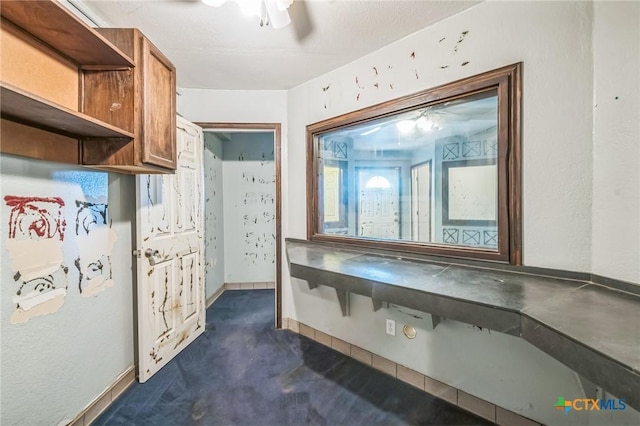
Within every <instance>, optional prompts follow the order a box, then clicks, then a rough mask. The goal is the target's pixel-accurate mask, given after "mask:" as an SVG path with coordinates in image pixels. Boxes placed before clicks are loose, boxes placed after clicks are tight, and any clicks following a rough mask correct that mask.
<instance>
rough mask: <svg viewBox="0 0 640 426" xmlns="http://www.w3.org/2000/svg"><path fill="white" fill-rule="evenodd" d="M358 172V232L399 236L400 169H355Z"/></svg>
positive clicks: (378, 235) (368, 234) (373, 235)
mask: <svg viewBox="0 0 640 426" xmlns="http://www.w3.org/2000/svg"><path fill="white" fill-rule="evenodd" d="M356 170H357V176H358V207H357V209H358V211H357V217H358V223H357V226H358V235H360V236H362V237H372V238H390V239H398V238H399V237H400V170H399V169H398V168H395V167H393V168H362V169H356Z"/></svg>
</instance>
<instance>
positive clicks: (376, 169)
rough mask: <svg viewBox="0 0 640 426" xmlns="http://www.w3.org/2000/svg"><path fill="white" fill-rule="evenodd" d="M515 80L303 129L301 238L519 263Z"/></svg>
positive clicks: (511, 74)
mask: <svg viewBox="0 0 640 426" xmlns="http://www.w3.org/2000/svg"><path fill="white" fill-rule="evenodd" d="M519 74H520V73H519V65H514V66H511V67H505V68H503V69H500V70H496V71H492V72H490V73H486V74H482V75H480V76H476V77H472V78H469V79H466V80H463V81H460V82H456V83H452V84H450V85H445V86H441V87H438V88H435V89H430V90H427V91H424V92H421V93H418V94H415V95H411V96H408V97H405V98H401V99H398V100H396V101H395V102H387V103H385V104H381V105H379V106H374V107H370V108H367V109H365V110H361V111H358V112H357V113H350V114H346V115H344V116H341V117H335V118H332V119H330V120H327V121H326V122H321V123H317V124H314V125H311V126H308V128H307V129H308V134H309V135H310V138H309V140H308V144H309V150H308V151H309V155H310V158H309V162H308V164H309V166H310V168H311V170H309V179H310V181H311V182H310V191H311V192H310V198H311V200H312V202H311V203H309V212H308V220H309V238H310V239H312V240H328V241H339V242H344V243H349V244H356V245H363V246H372V247H380V248H385V249H391V250H400V251H417V252H421V253H427V254H437V255H445V256H456V257H459V256H462V257H471V258H482V259H488V260H498V261H503V262H510V263H514V264H518V263H520V261H521V255H520V247H521V242H520V229H521V226H520V221H521V218H520V187H519V186H520V183H519V182H520V170H519V165H520V141H519V128H518V126H519V102H520V101H519V93H520V91H519ZM394 103H395V104H396V105H397V106H396V108H398V111H397V112H396V111H394Z"/></svg>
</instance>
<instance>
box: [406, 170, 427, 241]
mask: <svg viewBox="0 0 640 426" xmlns="http://www.w3.org/2000/svg"><path fill="white" fill-rule="evenodd" d="M411 239H412V240H413V241H422V242H429V241H431V163H423V164H419V165H417V166H413V167H412V168H411Z"/></svg>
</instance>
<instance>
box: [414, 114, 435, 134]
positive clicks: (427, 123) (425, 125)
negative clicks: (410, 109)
mask: <svg viewBox="0 0 640 426" xmlns="http://www.w3.org/2000/svg"><path fill="white" fill-rule="evenodd" d="M416 125H417V126H418V128H419V129H420V130H422V131H423V132H428V131H429V130H431V128H432V127H433V121H431V120H430V119H428V118H427V117H424V116H423V117H420V118H418V121H416Z"/></svg>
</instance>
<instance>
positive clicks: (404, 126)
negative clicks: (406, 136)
mask: <svg viewBox="0 0 640 426" xmlns="http://www.w3.org/2000/svg"><path fill="white" fill-rule="evenodd" d="M396 127H397V128H398V130H400V131H401V132H402V133H409V132H410V131H412V130H413V129H414V128H415V127H416V122H415V120H402V121H398V122H397V123H396Z"/></svg>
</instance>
